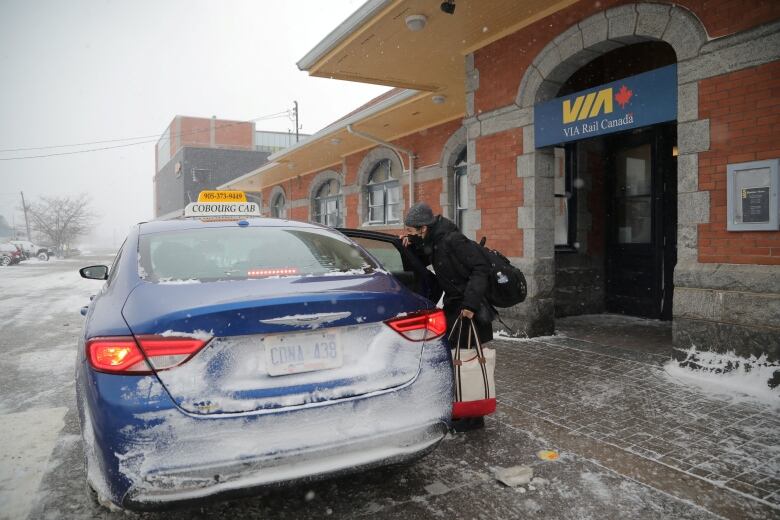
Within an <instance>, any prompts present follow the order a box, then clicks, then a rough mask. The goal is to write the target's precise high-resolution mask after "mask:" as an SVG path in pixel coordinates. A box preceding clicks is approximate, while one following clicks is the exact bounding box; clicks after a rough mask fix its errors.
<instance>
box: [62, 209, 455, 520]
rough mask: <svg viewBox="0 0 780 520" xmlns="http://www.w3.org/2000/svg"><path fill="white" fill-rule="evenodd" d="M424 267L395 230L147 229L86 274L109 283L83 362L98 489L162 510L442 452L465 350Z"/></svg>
mask: <svg viewBox="0 0 780 520" xmlns="http://www.w3.org/2000/svg"><path fill="white" fill-rule="evenodd" d="M345 235H351V238H349V237H347V236H345ZM410 262H411V259H410V258H407V257H406V256H405V255H404V252H403V248H402V247H400V244H399V243H398V240H397V239H396V238H395V237H392V236H390V235H382V234H380V233H370V232H361V231H352V232H351V231H347V230H342V231H341V232H340V231H337V230H334V229H330V228H325V227H321V226H318V225H313V224H306V223H302V222H294V221H288V220H277V219H270V218H244V219H240V220H239V219H233V220H219V219H217V220H212V221H207V220H204V219H197V218H195V219H192V218H183V219H179V220H171V221H156V222H149V223H142V224H139V225H138V226H136V227H135V228H134V229H133V230H132V231H131V233H130V234H129V236H128V237H127V239H126V241H125V243H124V245H123V246H122V248H121V250H120V252H119V254H118V255H117V257H116V260H115V262H114V264H113V266H112V267H111V268H110V269H109V268H108V267H107V266H91V267H86V268H84V269H82V270H81V274H82V276H84V277H86V278H91V279H97V280H105V283H104V284H103V287H102V289H101V290H100V291H99V293H98V294H97V295H96V296H95V297H94V299H93V300H92V302H91V304H90V305H89V306H88V308H86V309H85V310H84V311H83V312H84V313H85V314H86V322H85V324H84V330H83V334H82V335H81V338H80V344H79V348H78V356H77V362H76V365H77V366H76V388H77V396H78V405H79V417H80V421H81V429H82V436H83V440H84V451H85V460H86V466H87V479H88V482H89V485H90V486H91V487H92V489H93V490H94V491H95V492H96V493H97V495H98V497H99V498H100V499H101V501H106V500H107V501H110V502H111V503H112V504H114V505H116V506H119V507H122V508H127V509H136V510H145V509H159V508H164V507H166V506H168V505H170V504H174V503H181V502H185V501H190V500H203V499H212V498H215V497H224V496H233V495H237V494H246V493H251V492H252V490H254V489H257V488H258V487H263V486H267V485H271V484H278V483H284V482H291V481H297V480H300V479H308V478H319V477H322V476H327V475H333V474H338V473H342V472H348V471H355V470H358V469H363V468H367V467H373V466H377V465H383V464H390V463H397V462H402V461H406V460H411V459H414V458H417V457H419V456H420V455H422V454H425V453H427V452H429V451H430V450H432V449H433V448H434V447H435V446H436V445H437V443H438V442H439V441H440V440H441V439H442V438H443V436H444V435H445V433H446V431H447V428H448V421H449V417H450V410H451V400H452V395H451V393H452V369H451V360H450V355H449V351H448V346H447V343H446V340H445V339H444V331H445V329H446V324H445V321H444V315H443V313H442V312H441V311H440V310H439V309H437V308H436V307H435V306H434V305H433V304H432V303H431V301H430V300H428V299H427V298H425V297H423V296H422V295H421V294H420V293H422V292H424V287H425V283H426V282H425V280H424V278H425V274H424V272H422V271H420V270H419V268H417V269H415V267H417V266H414V265H412V264H411V263H410ZM426 272H427V271H426Z"/></svg>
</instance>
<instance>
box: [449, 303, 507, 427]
mask: <svg viewBox="0 0 780 520" xmlns="http://www.w3.org/2000/svg"><path fill="white" fill-rule="evenodd" d="M463 326H466V327H469V334H468V340H467V342H466V345H461V344H460V343H461V336H462V334H461V329H462V327H463ZM456 329H457V338H458V341H457V342H456V345H455V348H454V349H452V365H453V370H454V372H455V402H454V403H453V404H452V417H453V419H463V418H466V417H483V416H485V415H489V414H491V413H493V412H495V411H496V382H495V377H494V373H495V371H496V351H495V350H494V349H492V348H482V345H481V344H480V343H479V336H478V335H477V329H476V327H475V326H474V322H473V320H470V319H468V318H466V319H463V318H460V317H459V318H458V322H457V323H456V324H455V326H454V327H452V331H451V332H450V338H451V337H452V334H453V333H455V331H456Z"/></svg>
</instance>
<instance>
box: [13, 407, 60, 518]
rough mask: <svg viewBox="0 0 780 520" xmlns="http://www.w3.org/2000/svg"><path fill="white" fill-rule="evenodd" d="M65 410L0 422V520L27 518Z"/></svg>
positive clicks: (26, 414)
mask: <svg viewBox="0 0 780 520" xmlns="http://www.w3.org/2000/svg"><path fill="white" fill-rule="evenodd" d="M67 411H68V409H67V408H50V409H44V410H42V409H34V410H29V411H25V412H19V413H13V414H8V415H4V416H3V420H2V421H0V439H3V442H2V443H0V504H2V509H0V520H6V519H8V520H11V519H19V518H27V515H28V514H29V513H30V509H31V508H32V505H33V503H32V501H31V497H34V496H35V493H36V491H37V490H38V486H39V485H40V483H41V479H42V478H43V475H44V472H45V471H46V468H47V464H48V460H49V455H50V454H51V452H52V449H54V446H55V444H56V442H57V437H58V435H59V432H60V430H61V429H62V427H63V425H64V421H63V418H64V417H65V412H67Z"/></svg>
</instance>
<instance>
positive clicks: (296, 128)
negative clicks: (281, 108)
mask: <svg viewBox="0 0 780 520" xmlns="http://www.w3.org/2000/svg"><path fill="white" fill-rule="evenodd" d="M293 105H294V106H293V115H294V116H295V142H296V143H297V142H298V102H297V101H293Z"/></svg>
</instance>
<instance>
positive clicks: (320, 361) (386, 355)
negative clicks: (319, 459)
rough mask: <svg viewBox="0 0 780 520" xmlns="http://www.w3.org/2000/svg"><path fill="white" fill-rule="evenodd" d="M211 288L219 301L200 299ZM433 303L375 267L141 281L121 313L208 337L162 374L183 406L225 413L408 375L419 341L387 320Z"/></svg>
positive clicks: (369, 387)
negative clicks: (305, 274) (319, 273)
mask: <svg viewBox="0 0 780 520" xmlns="http://www.w3.org/2000/svg"><path fill="white" fill-rule="evenodd" d="M206 293H209V294H210V300H211V301H212V302H213V301H215V300H218V301H219V304H217V305H214V304H213V303H212V304H211V305H208V306H203V307H199V306H198V305H197V302H198V301H202V298H203V295H204V294H206ZM215 294H219V297H218V298H216V299H215V298H214V295H215ZM258 295H262V297H258ZM428 305H430V304H428V303H426V302H425V301H424V300H422V299H418V297H416V296H414V295H412V294H411V293H409V292H406V291H404V290H403V289H401V287H400V286H399V285H398V283H397V282H395V281H394V280H393V279H392V277H390V276H389V275H387V274H384V273H374V274H372V275H367V276H366V275H364V276H338V277H336V276H325V277H312V278H295V277H293V278H280V279H266V280H245V281H231V282H214V283H203V284H180V285H176V284H142V285H141V286H140V287H138V288H136V290H135V291H133V293H132V294H131V295H130V297H129V298H128V300H127V302H126V304H125V306H124V309H123V315H124V317H125V319H126V321H127V323H128V325H129V327H130V329H131V330H132V332H133V334H134V335H135V336H136V337H137V338H138V337H142V336H148V335H156V336H167V337H171V336H181V337H188V336H195V337H200V338H203V339H208V340H209V341H208V343H207V344H206V345H205V346H204V347H203V348H202V349H201V350H200V351H198V352H197V353H196V354H195V355H194V356H193V357H192V358H191V359H189V360H187V361H186V362H184V363H183V364H181V365H179V366H175V367H173V368H169V369H165V370H157V372H156V373H157V377H158V378H159V380H160V382H161V383H162V384H163V386H164V387H165V389H166V390H167V391H168V393H169V394H170V396H171V398H173V399H174V401H175V402H176V403H177V404H178V406H180V407H181V408H183V409H184V410H186V411H188V412H191V413H197V414H226V413H240V412H249V411H256V410H263V409H268V410H275V409H279V408H282V407H293V406H300V405H306V404H310V403H325V402H328V401H333V400H338V399H343V398H347V397H352V396H356V395H364V394H368V393H371V392H376V391H381V390H386V389H389V388H394V387H399V386H402V385H404V384H407V383H409V382H410V381H412V380H413V379H414V378H415V376H416V375H417V373H418V371H419V367H420V359H421V352H422V347H423V342H422V341H411V340H409V339H406V338H405V337H404V336H402V335H401V334H399V333H398V332H396V331H395V330H393V329H392V328H390V327H389V326H388V325H387V324H386V323H384V320H387V319H389V318H393V317H396V316H399V315H400V316H403V315H404V314H405V312H404V310H405V311H408V310H409V309H414V308H415V307H416V308H419V309H422V308H425V307H426V306H428ZM140 343H141V348H142V349H143V341H141V342H140ZM152 364H153V363H152Z"/></svg>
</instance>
